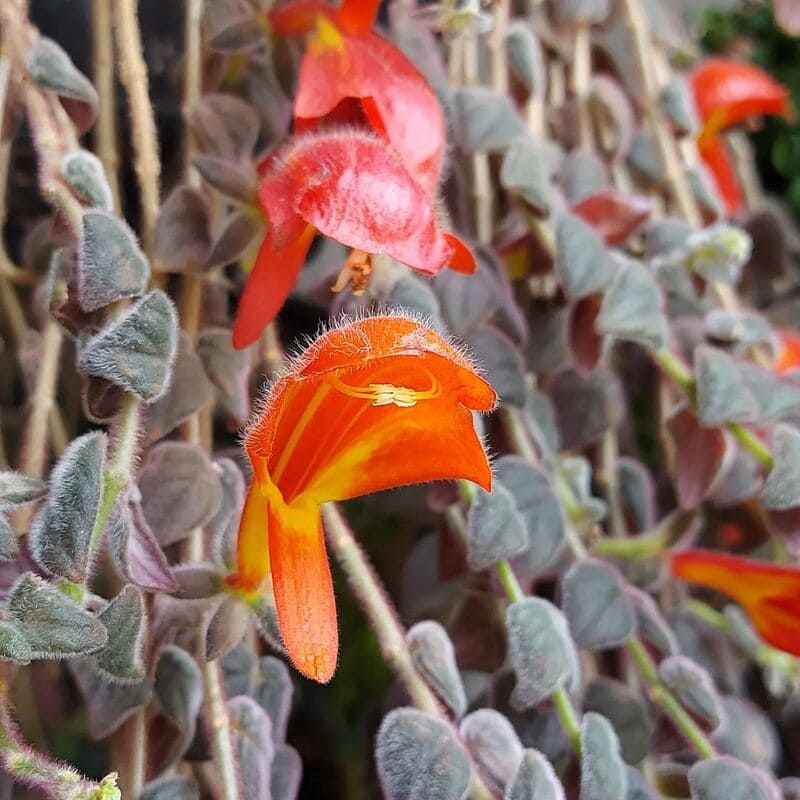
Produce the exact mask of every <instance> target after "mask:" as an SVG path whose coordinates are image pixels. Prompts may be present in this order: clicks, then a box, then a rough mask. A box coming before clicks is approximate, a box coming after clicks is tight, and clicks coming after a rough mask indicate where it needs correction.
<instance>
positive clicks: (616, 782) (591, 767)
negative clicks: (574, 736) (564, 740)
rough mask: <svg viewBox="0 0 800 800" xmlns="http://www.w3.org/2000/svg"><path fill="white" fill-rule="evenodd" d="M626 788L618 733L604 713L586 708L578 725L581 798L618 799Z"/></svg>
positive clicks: (626, 783)
mask: <svg viewBox="0 0 800 800" xmlns="http://www.w3.org/2000/svg"><path fill="white" fill-rule="evenodd" d="M627 788H628V774H627V771H626V769H625V762H624V761H623V760H622V757H621V756H620V753H619V740H618V739H617V735H616V734H615V733H614V729H613V728H612V727H611V723H610V722H609V721H608V720H607V719H606V718H605V717H604V716H602V715H600V714H596V713H595V712H593V711H589V712H588V713H586V714H584V715H583V724H582V725H581V788H580V795H579V797H580V800H620V798H621V797H625V793H626V790H627Z"/></svg>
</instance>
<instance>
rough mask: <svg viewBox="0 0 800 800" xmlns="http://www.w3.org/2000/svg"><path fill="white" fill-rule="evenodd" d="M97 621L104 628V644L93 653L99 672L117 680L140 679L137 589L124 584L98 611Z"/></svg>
mask: <svg viewBox="0 0 800 800" xmlns="http://www.w3.org/2000/svg"><path fill="white" fill-rule="evenodd" d="M100 621H101V622H102V623H103V624H104V625H105V626H106V630H107V631H108V643H107V644H106V646H105V647H104V648H103V649H102V650H101V651H100V652H99V653H97V655H96V656H95V661H96V664H97V668H98V669H99V670H100V672H101V674H103V675H104V676H105V677H107V678H108V679H109V680H110V681H117V682H119V683H135V682H137V681H140V680H142V679H143V678H144V668H143V664H142V654H141V649H142V636H143V633H144V626H145V611H144V602H143V600H142V595H141V593H140V592H139V590H138V589H137V588H136V587H135V586H132V585H130V584H128V585H127V586H125V587H124V588H123V589H122V591H121V592H120V593H119V594H118V595H117V596H116V597H115V598H114V599H113V600H112V601H111V602H110V603H109V604H108V606H107V607H106V608H105V609H103V611H102V612H101V613H100Z"/></svg>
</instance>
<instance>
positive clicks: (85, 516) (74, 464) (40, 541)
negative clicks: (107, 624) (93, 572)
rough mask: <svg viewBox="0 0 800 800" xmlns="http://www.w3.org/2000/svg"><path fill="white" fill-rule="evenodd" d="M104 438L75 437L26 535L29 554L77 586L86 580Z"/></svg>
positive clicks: (97, 435) (95, 434)
mask: <svg viewBox="0 0 800 800" xmlns="http://www.w3.org/2000/svg"><path fill="white" fill-rule="evenodd" d="M105 452H106V436H105V434H104V433H100V432H99V431H95V432H93V433H86V434H84V435H83V436H80V437H79V438H77V439H75V440H74V441H73V442H72V443H71V444H70V445H69V447H68V448H67V449H66V450H65V451H64V454H63V455H62V456H61V458H60V459H59V461H58V463H57V464H56V466H55V467H54V468H53V471H52V473H51V475H50V491H49V493H48V495H47V501H46V502H45V505H44V506H43V508H42V510H41V511H40V512H39V514H38V515H37V516H36V518H35V519H34V522H33V525H32V527H31V532H30V539H29V542H30V549H31V555H32V556H33V558H34V560H35V561H36V563H37V564H39V565H40V566H41V567H43V568H44V569H46V570H47V571H48V572H50V573H51V574H53V575H59V576H61V577H64V578H67V580H70V581H73V582H74V583H83V582H84V581H85V580H86V579H87V577H88V571H89V568H90V564H89V555H90V553H89V551H90V542H91V538H92V531H93V530H94V522H95V518H96V517H97V512H98V509H99V507H100V499H101V497H102V493H103V465H104V463H105Z"/></svg>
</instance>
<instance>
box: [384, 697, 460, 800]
mask: <svg viewBox="0 0 800 800" xmlns="http://www.w3.org/2000/svg"><path fill="white" fill-rule="evenodd" d="M375 761H376V762H377V766H378V777H379V778H380V783H381V788H382V789H383V794H384V797H385V798H386V800H461V798H462V797H463V796H464V793H465V792H466V790H467V786H468V785H469V781H470V766H469V758H468V757H467V754H466V752H465V751H464V748H463V747H462V746H461V743H460V742H459V741H458V739H456V737H455V736H454V734H453V731H452V729H451V728H450V726H449V725H447V724H446V723H444V722H442V721H441V720H439V719H436V718H435V717H432V716H429V715H428V714H425V713H423V712H422V711H417V710H416V709H414V708H397V709H395V710H394V711H390V712H389V713H388V714H387V715H386V717H385V718H384V720H383V722H382V723H381V726H380V728H379V729H378V735H377V738H376V741H375Z"/></svg>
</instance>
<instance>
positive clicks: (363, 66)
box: [269, 0, 445, 196]
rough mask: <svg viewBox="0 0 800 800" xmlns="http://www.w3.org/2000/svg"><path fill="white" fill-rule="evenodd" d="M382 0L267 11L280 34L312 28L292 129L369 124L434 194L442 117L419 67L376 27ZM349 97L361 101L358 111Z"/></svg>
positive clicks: (304, 3)
mask: <svg viewBox="0 0 800 800" xmlns="http://www.w3.org/2000/svg"><path fill="white" fill-rule="evenodd" d="M378 5H379V4H378V2H376V0H345V1H344V2H343V3H342V5H341V7H340V8H339V9H338V10H336V9H334V8H332V7H331V6H329V5H327V4H325V3H321V2H313V1H312V0H291V2H289V3H286V4H284V5H280V6H277V7H276V8H275V9H273V10H272V11H270V12H269V20H270V24H271V25H272V28H273V30H274V31H275V32H276V33H278V34H280V35H283V36H289V35H297V34H298V33H305V32H311V31H315V32H314V34H313V35H312V37H311V39H310V40H309V43H308V47H307V49H306V53H305V56H304V58H303V62H302V64H301V66H300V75H299V79H298V86H297V94H296V96H295V103H294V117H295V131H296V132H303V131H317V130H322V129H324V128H325V127H327V126H329V125H330V123H331V122H333V123H341V122H350V123H356V124H358V123H362V122H366V124H367V125H368V126H369V127H370V128H372V129H373V130H374V131H375V132H376V133H377V134H378V135H380V136H382V137H383V138H385V139H386V140H388V141H389V142H390V143H391V144H392V146H394V147H395V149H396V150H397V151H398V153H400V156H401V158H402V159H403V162H404V163H405V165H406V168H407V169H408V171H409V172H410V173H411V174H412V175H413V176H414V178H415V180H416V181H417V182H418V183H419V184H420V185H421V186H422V187H423V189H425V191H426V192H427V193H428V195H430V196H434V195H435V194H436V191H437V187H438V184H439V175H440V173H441V171H442V163H443V161H444V153H445V125H444V115H443V114H442V109H441V106H440V105H439V101H438V99H437V98H436V95H435V94H434V92H433V89H431V87H430V85H429V84H428V82H427V81H426V80H425V78H424V77H423V76H422V74H421V73H420V72H419V70H417V68H416V67H415V66H414V65H413V64H412V63H411V62H410V61H409V60H408V59H407V58H406V56H405V55H404V54H403V53H402V52H401V51H400V50H399V49H398V48H397V47H396V46H395V45H394V44H392V43H391V42H389V41H387V40H386V39H384V38H383V37H382V36H379V35H378V34H377V33H374V32H373V31H372V26H373V25H374V23H375V16H376V13H377V9H378ZM349 100H355V101H358V103H359V104H360V109H359V108H358V107H357V106H353V105H351V104H350V103H348V102H347V101H349Z"/></svg>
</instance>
